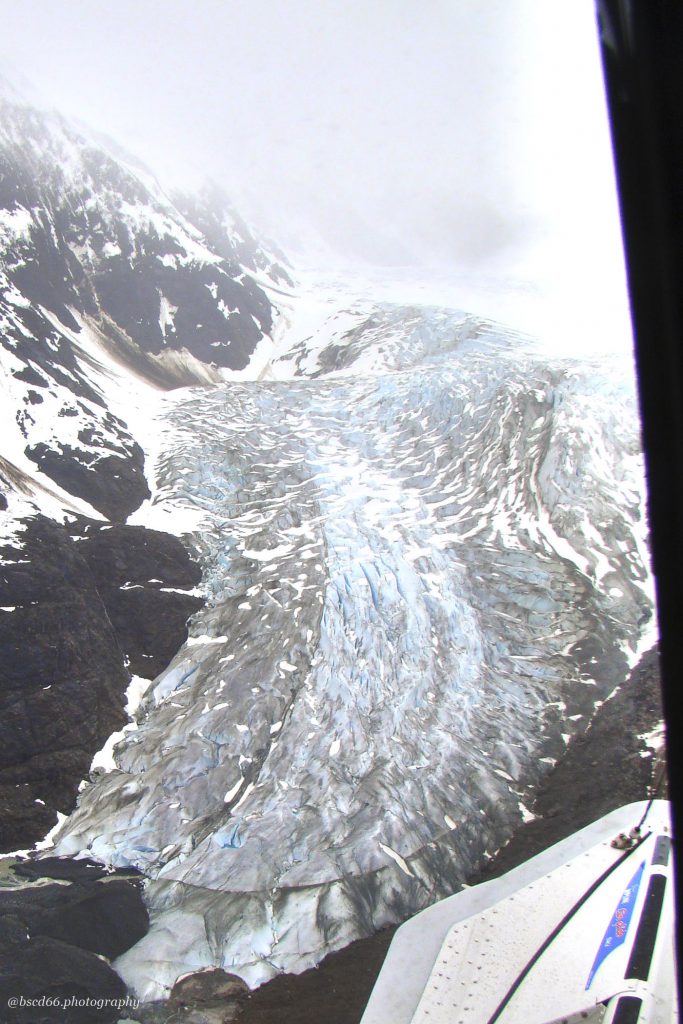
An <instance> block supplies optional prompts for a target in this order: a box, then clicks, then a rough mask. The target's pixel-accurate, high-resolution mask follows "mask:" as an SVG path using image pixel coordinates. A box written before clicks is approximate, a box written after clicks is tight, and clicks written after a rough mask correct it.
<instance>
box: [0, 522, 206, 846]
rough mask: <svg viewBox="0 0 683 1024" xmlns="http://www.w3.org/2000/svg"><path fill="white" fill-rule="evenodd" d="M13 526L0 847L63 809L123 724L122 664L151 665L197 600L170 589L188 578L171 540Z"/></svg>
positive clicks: (136, 668)
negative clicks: (17, 527)
mask: <svg viewBox="0 0 683 1024" xmlns="http://www.w3.org/2000/svg"><path fill="white" fill-rule="evenodd" d="M23 526H24V529H23V530H20V531H19V532H18V533H17V535H16V538H15V540H14V541H13V542H12V543H11V544H10V543H7V544H5V545H4V546H2V547H0V558H1V559H2V563H1V564H0V849H2V850H13V849H17V848H22V847H26V846H30V845H31V844H32V843H33V842H35V841H36V840H38V839H41V838H42V837H43V835H45V833H46V832H47V831H48V830H49V828H50V827H51V826H52V825H53V824H54V823H55V821H56V812H57V811H61V812H63V813H67V812H68V811H70V810H71V808H72V807H73V805H74V803H75V798H76V791H77V786H78V784H79V782H80V781H81V780H82V779H83V778H85V777H86V776H87V774H88V770H89V767H90V763H91V761H92V757H93V755H94V753H95V752H96V751H97V750H99V749H100V748H101V747H102V745H103V744H104V742H105V741H106V740H107V738H108V737H109V736H110V735H111V733H112V732H114V731H116V730H117V729H120V728H121V727H122V726H123V725H124V724H125V723H126V721H127V716H126V714H125V711H124V704H125V700H124V694H125V690H126V688H127V686H128V684H129V682H130V670H129V667H130V668H132V671H133V672H134V673H135V674H137V675H142V676H144V677H145V678H151V677H152V676H153V675H155V674H156V672H157V671H159V670H160V669H161V668H163V667H164V666H165V665H166V664H167V662H168V660H169V659H170V657H171V656H172V655H173V653H174V651H175V650H177V648H178V647H179V646H180V645H181V644H182V642H183V640H184V639H185V637H186V635H187V628H186V621H187V618H188V616H189V615H190V614H191V613H192V612H193V611H195V610H196V608H197V607H199V606H200V605H201V603H202V601H201V599H199V598H197V597H194V596H191V595H188V594H185V593H178V592H176V591H177V590H180V589H189V588H192V587H193V586H194V585H195V584H196V583H197V581H198V577H199V570H198V568H197V567H196V566H195V565H193V564H192V562H191V561H190V559H189V557H188V555H187V552H186V551H185V549H184V548H183V546H182V544H181V543H180V542H179V541H178V540H177V539H176V538H174V537H168V536H167V535H165V534H161V533H157V532H156V531H152V530H145V529H143V528H141V527H127V526H120V527H106V526H103V524H101V523H91V522H87V521H81V522H80V523H79V524H72V526H71V527H64V526H61V525H59V524H57V523H54V522H53V521H52V520H50V519H47V518H46V517H44V516H35V517H33V518H30V519H27V520H25V521H24V523H23ZM69 530H71V531H72V532H73V533H75V534H76V535H77V536H78V539H77V540H75V539H74V538H73V537H72V536H71V535H70V532H69ZM127 587H130V589H127ZM163 588H168V590H164V589H163ZM117 624H119V625H118V628H117Z"/></svg>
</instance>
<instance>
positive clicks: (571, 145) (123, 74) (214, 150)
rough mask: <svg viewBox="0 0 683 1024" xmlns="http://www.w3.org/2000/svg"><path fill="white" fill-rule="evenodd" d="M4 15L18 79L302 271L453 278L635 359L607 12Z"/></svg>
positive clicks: (508, 5)
mask: <svg viewBox="0 0 683 1024" xmlns="http://www.w3.org/2000/svg"><path fill="white" fill-rule="evenodd" d="M0 14H1V16H2V26H3V28H2V40H1V41H0V70H2V69H4V70H5V73H6V75H7V77H8V78H10V79H13V80H14V81H17V80H19V79H26V80H28V81H29V82H30V83H31V85H32V86H33V87H34V88H35V90H36V91H37V93H38V94H40V95H41V96H42V97H43V102H44V103H47V104H52V105H54V106H55V107H57V108H58V109H60V110H62V111H63V112H64V113H66V114H67V115H70V116H75V117H78V118H80V119H81V120H83V121H84V122H86V123H87V124H89V125H92V126H93V127H95V128H97V129H99V130H101V131H105V132H107V133H108V134H109V135H111V136H112V137H114V138H115V139H117V140H118V141H119V142H120V143H121V144H123V145H124V146H125V147H127V148H128V149H130V150H131V151H132V152H134V153H136V154H137V155H138V156H139V157H140V158H141V159H142V160H144V161H145V162H146V163H147V164H148V165H149V166H150V167H151V168H152V170H154V172H155V173H156V174H157V176H158V177H159V178H160V180H161V181H162V182H163V183H165V184H166V185H169V186H177V185H179V186H182V187H195V186H197V185H198V184H199V183H201V181H202V180H204V179H205V178H211V179H213V180H214V181H216V182H218V183H219V184H220V185H222V186H223V187H224V188H225V190H226V191H227V192H228V193H229V194H230V195H231V196H232V197H233V198H234V200H235V203H236V205H237V206H238V208H239V209H240V210H241V211H242V212H243V213H244V214H245V215H246V217H247V218H248V219H250V220H251V221H252V222H253V223H254V224H256V226H257V227H258V228H259V229H260V230H263V231H267V232H268V233H270V234H271V235H273V236H274V237H276V238H277V240H278V241H279V242H280V243H281V244H282V246H283V247H284V248H285V249H286V250H287V251H289V252H290V253H293V254H295V256H297V258H304V259H307V260H308V261H309V262H311V261H315V260H318V261H319V262H320V261H322V262H328V263H335V262H337V263H338V262H345V263H346V264H347V265H352V266H357V265H358V264H359V263H363V264H371V265H375V266H385V267H386V266H389V265H401V266H403V267H407V266H408V267H415V268H418V270H419V271H420V273H422V274H423V275H424V274H425V273H426V272H427V268H434V267H437V266H438V267H440V268H441V273H443V272H444V269H445V271H446V272H449V271H450V272H452V273H453V274H454V275H460V277H461V279H462V280H464V279H465V278H467V279H468V280H473V281H478V282H484V290H485V291H486V293H487V294H490V295H495V294H496V293H497V292H498V293H500V294H502V293H503V291H505V290H506V289H507V290H508V291H510V289H511V290H512V292H514V293H515V294H516V295H520V294H524V295H529V294H533V296H534V299H533V301H534V302H536V307H537V310H538V309H540V308H541V305H542V304H543V303H545V304H546V307H547V306H548V303H550V306H551V307H552V309H553V310H554V316H556V317H558V316H559V311H562V313H563V316H562V317H559V319H560V320H562V323H564V324H566V318H567V315H568V307H571V310H569V314H570V316H571V317H573V318H574V319H575V320H576V323H577V324H578V323H583V324H584V325H586V324H590V325H592V326H591V333H592V334H593V335H596V334H599V335H600V336H601V337H602V336H604V334H605V332H607V333H612V334H614V335H615V336H616V335H618V337H619V339H620V341H619V344H626V345H628V343H629V342H628V317H627V306H626V300H625V292H624V278H623V268H622V262H621V249H620V235H619V223H618V213H617V205H616V198H615V191H614V182H613V171H612V163H611V152H610V144H609V135H608V128H607V121H606V113H605V102H604V96H603V87H602V76H601V68H600V62H599V53H598V45H597V35H596V28H595V21H594V10H593V4H592V2H591V0H571V2H568V0H485V2H482V0H419V2H418V0H363V2H360V0H315V2H314V0H195V2H189V0H188V2H185V0H165V2H161V0H117V2H116V3H115V4H112V3H111V2H110V0H107V2H104V0H68V2H66V3H50V2H49V0H22V3H21V4H17V3H15V2H11V3H10V2H9V0H0ZM297 254H303V255H297ZM497 283H498V285H499V286H497ZM494 305H495V302H494ZM577 306H578V308H576V307H577ZM495 312H496V310H495V309H492V314H493V313H495ZM520 316H521V318H522V320H524V315H523V314H522V313H520ZM542 319H543V318H541V320H542ZM532 320H533V317H532ZM520 326H526V325H525V324H524V323H522V324H521V325H520ZM531 326H534V325H533V323H532V324H531ZM541 328H543V324H541Z"/></svg>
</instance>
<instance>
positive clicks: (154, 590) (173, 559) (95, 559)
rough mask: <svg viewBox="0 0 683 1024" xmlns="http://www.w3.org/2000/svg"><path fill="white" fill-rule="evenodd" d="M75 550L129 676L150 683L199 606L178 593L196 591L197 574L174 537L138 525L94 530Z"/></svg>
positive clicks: (200, 604) (177, 642)
mask: <svg viewBox="0 0 683 1024" xmlns="http://www.w3.org/2000/svg"><path fill="white" fill-rule="evenodd" d="M79 549H80V551H81V552H82V553H83V555H84V557H85V559H86V561H87V563H88V565H89V567H90V571H91V573H92V575H93V578H94V579H95V582H96V585H97V589H98V592H99V594H100V596H101V598H102V601H103V602H104V605H105V607H106V609H107V614H108V616H109V619H110V621H111V623H112V626H113V627H114V631H115V633H116V636H117V638H118V641H119V644H120V645H121V648H122V650H123V651H124V652H125V654H126V656H127V658H128V663H129V667H130V669H131V671H132V672H133V673H135V675H141V676H143V677H144V678H146V679H149V678H153V677H154V676H156V675H158V673H159V672H161V671H162V669H164V668H165V667H166V665H167V664H168V662H169V661H170V660H171V658H172V657H173V655H174V654H175V653H176V651H177V650H178V647H179V646H180V645H181V643H182V642H183V640H184V639H185V637H186V635H187V630H186V623H187V620H188V618H189V617H190V615H192V614H193V613H194V612H196V611H197V610H198V609H199V608H200V607H201V606H202V604H203V601H202V599H201V598H198V597H194V596H193V595H191V594H183V593H178V592H177V591H178V590H190V589H192V588H193V587H195V586H196V585H197V583H199V580H200V578H201V570H200V569H199V567H198V566H197V565H196V564H195V563H194V562H192V560H191V559H190V557H189V555H188V554H187V552H186V550H185V548H184V547H183V546H182V544H181V543H180V541H179V540H178V539H177V538H176V537H172V536H170V535H169V534H165V533H160V532H158V531H156V530H147V529H145V528H144V527H142V526H115V527H112V528H111V529H103V530H96V532H93V533H92V534H91V535H89V536H88V537H87V538H86V539H85V540H83V541H81V542H80V543H79ZM163 588H168V589H163ZM169 590H171V592H169Z"/></svg>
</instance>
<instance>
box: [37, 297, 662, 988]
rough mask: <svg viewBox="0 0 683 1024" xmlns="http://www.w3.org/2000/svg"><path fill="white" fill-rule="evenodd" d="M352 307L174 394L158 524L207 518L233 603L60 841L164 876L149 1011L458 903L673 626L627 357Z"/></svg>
mask: <svg viewBox="0 0 683 1024" xmlns="http://www.w3.org/2000/svg"><path fill="white" fill-rule="evenodd" d="M328 320H329V322H326V325H325V332H324V334H319V335H318V336H316V334H315V331H314V332H313V333H312V334H311V335H309V336H308V337H303V338H300V339H299V341H300V345H299V347H298V348H297V347H296V346H295V347H293V348H290V349H289V350H288V351H287V352H285V354H284V355H281V356H280V358H279V360H277V359H276V360H274V361H273V364H272V376H273V377H275V378H278V377H279V378H282V377H286V376H287V374H289V375H290V377H289V379H276V380H262V381H260V382H250V383H232V384H228V385H216V386H212V387H208V388H194V389H186V390H185V391H183V392H179V393H177V396H176V399H175V400H174V401H173V402H167V407H168V409H169V415H168V423H167V432H166V435H165V437H164V438H162V441H161V450H160V453H159V456H158V459H157V465H156V476H157V481H156V485H157V492H156V495H155V497H154V504H152V505H149V504H148V505H147V506H146V507H143V510H142V511H141V513H138V515H142V516H145V515H146V516H148V517H149V519H150V521H151V522H153V523H154V524H155V525H158V524H159V523H160V521H162V520H165V521H166V522H169V521H171V520H172V519H173V516H174V515H175V514H178V515H179V516H180V515H182V521H183V522H188V523H190V524H192V523H195V524H201V528H199V525H198V526H197V528H196V529H194V530H193V531H192V532H188V533H187V534H186V536H185V540H186V541H187V542H188V543H189V544H190V546H191V547H193V548H194V551H195V553H196V555H197V556H198V558H199V560H200V562H201V564H202V566H203V569H204V579H203V584H202V587H203V589H204V591H205V592H206V595H207V598H208V600H207V605H206V607H205V608H204V609H202V610H201V611H200V612H198V613H197V615H196V616H195V617H194V619H193V623H192V628H191V634H192V635H191V637H190V639H189V640H188V642H187V644H186V645H185V646H184V647H183V648H182V649H181V650H180V651H179V653H178V654H177V656H176V657H175V659H174V660H173V662H172V663H171V665H170V666H169V667H168V669H166V670H165V671H164V672H162V674H161V675H160V676H159V677H157V679H156V681H155V682H154V684H153V686H152V688H151V689H150V691H149V692H148V694H147V696H146V698H145V700H144V702H143V705H142V708H141V712H140V722H139V729H138V730H137V731H135V732H134V733H131V734H130V735H129V736H127V737H126V740H125V741H124V743H123V744H122V745H120V746H119V747H118V748H117V755H116V760H117V764H118V769H117V770H115V771H113V772H110V773H109V774H108V775H106V776H104V777H101V778H99V779H98V780H97V781H96V782H95V783H94V784H92V785H90V786H88V787H87V788H86V789H85V790H84V792H83V793H82V794H81V798H80V801H79V807H78V808H77V810H76V811H75V812H74V813H73V814H72V816H71V817H70V819H69V820H68V822H67V823H66V825H65V826H64V827H63V829H62V831H61V834H60V836H59V838H58V841H57V848H56V849H57V853H59V854H73V853H77V852H80V851H84V850H87V851H88V852H89V853H90V854H92V855H93V856H95V857H97V858H100V859H102V860H104V861H106V862H107V863H110V864H112V865H115V866H123V865H129V864H135V865H137V866H138V867H140V868H141V869H142V870H144V871H145V873H146V874H147V875H148V876H149V877H150V878H151V881H150V882H149V884H148V888H147V899H148V902H149V905H150V908H151V916H152V927H151V929H150V932H149V934H148V935H147V936H146V937H145V938H144V939H143V940H142V941H141V942H140V943H138V944H137V945H136V946H135V947H134V948H133V949H132V950H131V951H129V952H128V953H126V954H125V955H124V956H123V957H121V958H120V959H119V960H118V961H117V969H118V970H119V971H120V973H121V974H122V976H123V978H124V980H125V981H126V982H127V983H128V984H129V985H130V987H131V988H132V989H133V990H134V991H135V992H136V993H137V994H138V995H139V996H140V997H142V998H146V999H149V998H160V997H162V996H163V995H165V994H167V992H168V990H169V988H170V986H172V985H173V983H174V981H175V980H176V978H177V977H178V976H179V975H181V974H185V973H187V972H188V971H192V970H197V969H200V968H202V967H205V966H208V965H217V966H220V967H223V968H224V969H226V970H228V971H230V972H232V973H236V974H239V975H241V976H242V977H244V978H245V980H247V981H248V982H249V984H250V985H254V984H258V983H260V982H262V981H264V980H266V979H267V978H269V977H271V976H273V975H274V974H276V973H278V972H281V971H299V970H303V969H305V968H306V967H309V966H311V965H312V964H313V963H315V962H317V961H318V960H320V959H321V958H322V957H323V956H324V955H325V954H326V953H327V952H329V951H330V950H332V949H335V948H339V947H341V946H343V945H345V944H346V943H348V942H350V941H351V940H352V939H354V938H357V937H359V936H361V935H366V934H369V933H370V932H371V931H373V930H374V929H376V928H378V927H380V926H382V925H383V924H385V923H388V922H390V921H396V920H399V919H401V918H403V917H405V916H407V915H408V914H410V913H413V912H415V911H416V910H418V909H420V908H421V907H423V906H425V905H426V904H428V903H431V902H433V901H434V900H435V899H438V898H440V897H442V896H444V895H447V894H449V893H450V892H452V891H453V889H454V888H457V886H458V885H459V884H460V882H461V881H462V879H463V878H464V877H465V876H466V875H467V874H468V873H469V872H470V871H471V870H472V868H473V867H474V866H475V865H476V864H477V862H479V861H481V859H482V857H484V856H486V854H488V853H492V852H493V851H495V850H496V849H498V848H499V847H500V846H501V845H502V844H503V843H504V842H505V841H506V839H507V838H508V837H509V836H510V834H511V832H512V830H513V828H514V827H515V825H516V824H517V823H518V822H519V821H520V820H521V818H522V815H523V814H525V813H526V812H525V801H527V800H528V799H529V794H532V793H533V790H534V788H535V786H536V785H537V784H538V782H539V779H540V778H541V776H542V775H543V773H544V772H545V771H547V769H548V768H549V766H550V765H552V764H553V763H554V762H555V761H556V760H557V759H558V758H559V757H560V756H561V755H562V753H563V751H564V750H565V749H566V744H567V743H568V742H569V740H570V739H571V737H572V736H573V735H574V734H576V733H579V732H582V731H584V730H585V728H586V726H587V724H588V722H589V721H590V717H591V715H592V713H593V711H594V709H595V707H596V704H598V702H600V701H603V700H604V699H605V698H606V697H607V696H608V695H609V693H610V692H611V691H612V690H613V689H614V687H615V686H616V685H618V684H619V683H620V682H621V681H622V680H623V679H624V677H625V674H626V671H627V663H628V656H629V653H630V652H632V651H633V650H635V649H636V647H637V645H638V643H639V640H640V638H641V634H642V631H643V628H644V626H645V624H646V623H647V621H648V619H649V618H650V616H651V611H652V606H651V599H650V596H649V586H648V571H647V567H646V554H645V549H644V547H643V535H644V532H645V531H644V522H643V515H644V512H643V505H642V497H641V490H642V465H641V461H640V455H639V433H638V420H637V412H636V407H635V401H634V396H633V393H632V392H633V383H632V379H631V376H630V375H629V369H630V368H629V367H627V368H626V369H625V370H624V371H623V373H622V372H621V371H620V370H619V369H618V367H615V365H614V364H613V363H608V362H606V363H604V364H602V363H599V362H597V361H596V362H592V363H590V364H589V363H579V362H576V361H572V360H569V359H564V360H559V359H550V358H548V357H545V356H543V355H542V354H540V353H539V352H535V353H534V352H533V351H532V350H531V348H528V347H527V346H525V344H524V342H523V340H522V339H519V338H517V337H515V336H513V335H506V334H505V332H504V331H502V330H501V329H495V328H493V327H492V326H491V325H487V324H486V323H484V322H482V321H475V320H474V319H473V318H467V317H464V316H463V315H462V314H456V313H453V312H448V311H443V310H437V309H430V308H419V307H410V308H406V309H401V308H400V307H397V306H391V305H374V306H372V308H369V309H368V308H367V307H366V309H365V312H363V311H362V310H361V309H360V307H357V308H356V310H355V312H354V310H353V309H351V310H350V311H349V309H346V310H345V311H344V312H343V313H341V312H340V315H339V317H338V318H336V319H335V316H334V310H333V309H332V307H330V317H329V318H328ZM335 324H336V326H335ZM335 332H336V333H335ZM359 369H362V373H360V372H358V371H359ZM136 521H138V520H136ZM140 521H141V520H140Z"/></svg>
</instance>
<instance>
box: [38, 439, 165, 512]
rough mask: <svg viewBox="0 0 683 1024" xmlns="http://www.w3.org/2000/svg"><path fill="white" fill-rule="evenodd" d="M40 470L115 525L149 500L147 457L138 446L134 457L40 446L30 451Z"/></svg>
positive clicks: (135, 448) (62, 447)
mask: <svg viewBox="0 0 683 1024" xmlns="http://www.w3.org/2000/svg"><path fill="white" fill-rule="evenodd" d="M27 454H28V456H29V458H30V459H31V460H32V461H33V462H35V463H36V466H37V467H38V469H39V470H40V471H41V472H43V473H45V474H46V475H47V476H49V477H50V478H51V479H52V480H54V481H55V483H57V484H59V486H60V487H63V488H64V490H65V491H67V492H68V493H69V494H73V495H75V496H76V497H77V498H83V499H84V500H85V501H87V502H88V503H89V504H90V505H92V507H93V508H95V509H97V511H98V512H102V513H103V514H104V515H106V516H107V517H108V518H109V519H111V520H112V521H113V522H116V523H121V522H125V520H126V518H127V517H128V516H129V515H130V514H131V512H134V511H135V509H136V508H138V507H139V506H140V504H141V503H142V502H143V501H144V500H145V498H148V497H149V488H148V486H147V481H146V480H145V474H144V470H143V467H144V455H143V452H142V449H141V448H140V446H139V445H138V444H133V445H132V446H131V449H130V454H129V455H128V456H127V457H125V456H121V455H106V456H105V457H104V458H98V457H97V455H96V454H95V453H94V452H90V451H87V450H85V451H83V450H80V451H79V450H78V449H74V448H70V447H69V446H68V445H59V447H58V448H56V449H51V448H48V446H47V445H45V444H38V445H36V446H35V448H29V449H28V451H27Z"/></svg>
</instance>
